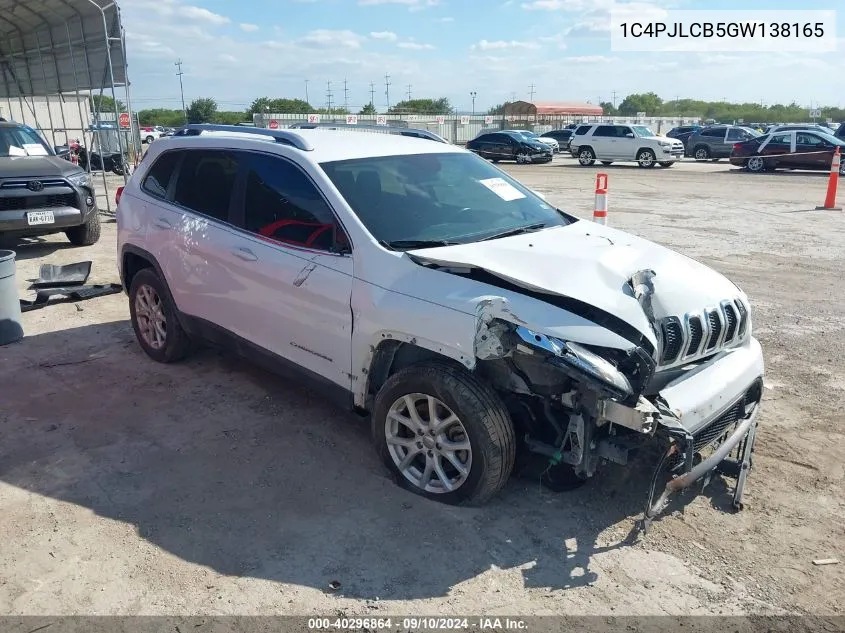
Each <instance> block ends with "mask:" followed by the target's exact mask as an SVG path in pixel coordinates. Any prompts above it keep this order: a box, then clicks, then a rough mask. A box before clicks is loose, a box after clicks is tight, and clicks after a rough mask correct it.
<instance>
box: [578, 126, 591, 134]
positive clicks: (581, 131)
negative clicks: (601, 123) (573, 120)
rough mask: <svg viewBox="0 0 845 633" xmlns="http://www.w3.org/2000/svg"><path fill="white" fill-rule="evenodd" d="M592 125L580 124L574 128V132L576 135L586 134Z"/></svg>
mask: <svg viewBox="0 0 845 633" xmlns="http://www.w3.org/2000/svg"><path fill="white" fill-rule="evenodd" d="M592 127H593V126H592V125H582V126H580V127H578V129H576V130H575V134H576V135H577V136H586V135H587V133H588V132H589V131H590V128H592Z"/></svg>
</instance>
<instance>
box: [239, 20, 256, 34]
mask: <svg viewBox="0 0 845 633" xmlns="http://www.w3.org/2000/svg"><path fill="white" fill-rule="evenodd" d="M257 30H258V25H257V24H249V23H248V22H242V23H241V31H246V32H247V33H249V32H251V31H257Z"/></svg>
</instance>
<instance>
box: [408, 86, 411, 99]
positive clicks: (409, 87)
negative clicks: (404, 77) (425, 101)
mask: <svg viewBox="0 0 845 633" xmlns="http://www.w3.org/2000/svg"><path fill="white" fill-rule="evenodd" d="M410 100H411V84H408V101H410Z"/></svg>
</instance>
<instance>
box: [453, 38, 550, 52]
mask: <svg viewBox="0 0 845 633" xmlns="http://www.w3.org/2000/svg"><path fill="white" fill-rule="evenodd" d="M470 48H471V50H480V51H494V50H502V49H536V48H540V45H539V44H538V43H537V42H519V41H517V40H510V41H507V40H494V41H492V42H490V41H488V40H481V41H480V42H478V43H477V44H473V45H472V46H471V47H470Z"/></svg>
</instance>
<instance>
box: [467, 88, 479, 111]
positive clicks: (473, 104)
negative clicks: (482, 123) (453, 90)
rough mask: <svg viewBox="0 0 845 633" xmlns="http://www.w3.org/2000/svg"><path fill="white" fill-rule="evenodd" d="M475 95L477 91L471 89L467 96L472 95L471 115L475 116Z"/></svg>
mask: <svg viewBox="0 0 845 633" xmlns="http://www.w3.org/2000/svg"><path fill="white" fill-rule="evenodd" d="M476 95H478V93H477V92H476V91H475V90H473V91H472V92H470V93H469V96H470V97H472V116H475V97H476Z"/></svg>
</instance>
